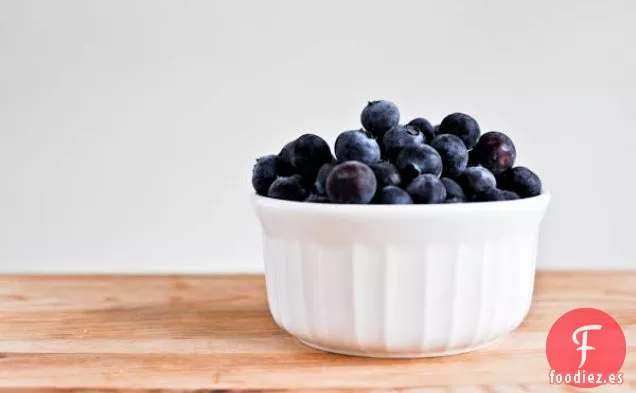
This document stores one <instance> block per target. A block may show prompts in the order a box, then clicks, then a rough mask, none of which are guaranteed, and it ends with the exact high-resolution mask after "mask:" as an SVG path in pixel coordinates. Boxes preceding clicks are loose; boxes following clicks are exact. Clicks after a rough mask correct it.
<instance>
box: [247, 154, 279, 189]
mask: <svg viewBox="0 0 636 393" xmlns="http://www.w3.org/2000/svg"><path fill="white" fill-rule="evenodd" d="M281 163H282V162H281V160H280V159H279V158H278V156H277V155H273V154H271V155H268V156H263V157H259V158H257V159H256V163H255V164H254V167H253V168H252V187H254V190H255V191H256V193H257V194H259V195H267V190H269V186H271V185H272V183H273V182H274V180H276V179H277V178H278V167H279V166H281Z"/></svg>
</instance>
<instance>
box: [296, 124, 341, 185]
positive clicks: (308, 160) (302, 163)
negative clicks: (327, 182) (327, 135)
mask: <svg viewBox="0 0 636 393" xmlns="http://www.w3.org/2000/svg"><path fill="white" fill-rule="evenodd" d="M293 149H294V151H293V154H292V165H293V166H294V167H295V168H296V170H297V171H298V173H300V174H301V175H302V176H303V178H304V179H305V181H306V182H310V183H313V182H314V181H315V180H316V175H317V174H318V171H319V170H320V167H321V166H322V164H324V163H327V162H331V161H333V156H332V155H331V149H330V148H329V145H328V144H327V142H325V140H324V139H322V138H321V137H319V136H318V135H314V134H304V135H301V136H300V137H298V139H296V141H295V142H294V145H293Z"/></svg>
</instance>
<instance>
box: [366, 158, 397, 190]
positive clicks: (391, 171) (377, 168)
mask: <svg viewBox="0 0 636 393" xmlns="http://www.w3.org/2000/svg"><path fill="white" fill-rule="evenodd" d="M371 169H372V170H373V173H375V178H376V180H377V182H378V189H382V188H384V187H386V186H399V185H400V184H401V183H402V177H401V176H400V172H398V170H397V168H396V167H395V165H393V164H391V163H390V162H388V161H382V162H378V163H375V164H373V165H371Z"/></svg>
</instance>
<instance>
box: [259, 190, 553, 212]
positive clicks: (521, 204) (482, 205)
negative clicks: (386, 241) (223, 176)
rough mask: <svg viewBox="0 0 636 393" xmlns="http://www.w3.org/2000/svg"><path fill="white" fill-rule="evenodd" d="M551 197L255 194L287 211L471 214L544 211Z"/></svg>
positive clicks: (269, 205) (272, 206)
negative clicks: (368, 199)
mask: <svg viewBox="0 0 636 393" xmlns="http://www.w3.org/2000/svg"><path fill="white" fill-rule="evenodd" d="M550 199H551V194H550V192H549V191H548V190H547V189H543V190H542V191H541V194H539V195H537V196H534V197H529V198H522V199H515V200H510V201H492V202H468V203H441V204H413V205H374V204H338V203H314V202H305V201H288V200H283V199H275V198H270V197H266V196H262V195H258V194H257V193H255V192H254V193H252V194H251V200H252V204H253V206H254V207H255V208H257V209H259V208H264V209H276V210H284V211H285V212H302V213H316V214H343V213H346V214H361V215H374V214H379V215H383V214H391V215H404V214H408V215H410V214H467V213H478V212H484V213H488V212H493V213H494V212H506V211H521V210H534V209H536V210H544V209H546V208H547V206H548V204H549V202H550Z"/></svg>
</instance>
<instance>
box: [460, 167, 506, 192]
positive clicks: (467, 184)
mask: <svg viewBox="0 0 636 393" xmlns="http://www.w3.org/2000/svg"><path fill="white" fill-rule="evenodd" d="M455 180H456V181H457V184H459V185H460V186H461V187H462V190H464V193H465V194H466V195H467V196H469V197H471V196H473V195H475V194H478V193H480V192H483V191H486V190H487V189H489V188H495V187H497V180H496V179H495V175H493V174H492V172H490V171H489V170H488V169H486V168H484V167H480V166H471V167H468V168H466V169H465V170H464V172H462V173H461V174H460V175H459V176H457V178H456V179H455Z"/></svg>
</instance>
